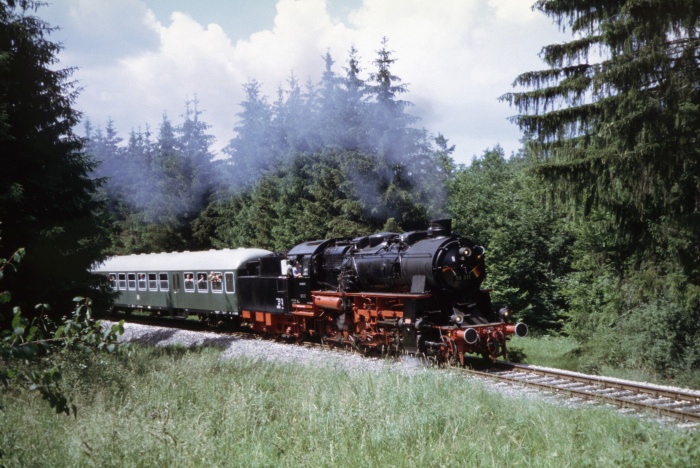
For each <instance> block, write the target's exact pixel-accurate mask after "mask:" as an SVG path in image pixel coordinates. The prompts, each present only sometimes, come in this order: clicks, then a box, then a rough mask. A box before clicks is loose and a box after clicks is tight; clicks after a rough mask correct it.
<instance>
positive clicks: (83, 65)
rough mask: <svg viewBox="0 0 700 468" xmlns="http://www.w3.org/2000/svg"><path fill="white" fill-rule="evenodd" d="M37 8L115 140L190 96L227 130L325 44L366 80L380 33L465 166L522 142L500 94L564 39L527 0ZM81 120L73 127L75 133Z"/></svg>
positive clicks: (429, 120) (224, 0)
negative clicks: (247, 92) (247, 88)
mask: <svg viewBox="0 0 700 468" xmlns="http://www.w3.org/2000/svg"><path fill="white" fill-rule="evenodd" d="M48 2H49V5H48V6H47V7H43V8H41V9H40V10H39V11H38V13H37V14H38V16H40V17H42V18H43V19H44V20H46V21H47V22H48V23H49V24H51V25H53V26H58V27H59V28H60V29H59V30H57V31H55V32H54V33H53V34H52V36H51V39H52V40H53V41H55V42H60V43H61V44H62V45H63V47H64V49H63V51H62V52H61V53H60V55H59V60H60V66H61V67H75V68H76V70H75V72H74V74H73V79H75V80H77V81H78V84H79V86H80V87H81V88H82V91H81V93H80V95H79V97H78V99H77V100H76V102H75V106H74V107H75V108H76V109H77V110H79V111H81V112H82V113H83V114H84V117H85V118H88V119H89V120H90V121H91V123H92V125H93V126H94V127H102V128H104V126H105V125H106V123H107V122H108V120H110V119H111V120H112V121H113V123H114V126H115V128H116V129H117V131H118V133H119V136H120V137H122V138H123V139H127V138H128V134H129V132H130V131H131V130H136V131H138V130H141V131H143V130H145V129H146V127H147V126H148V127H150V129H151V130H157V128H158V127H159V125H160V122H161V121H162V118H163V115H166V116H167V117H168V119H169V120H170V121H171V122H172V123H174V124H177V123H179V122H180V121H181V116H182V115H183V113H184V111H185V102H186V101H187V100H192V99H194V98H195V96H196V98H197V100H198V102H199V109H200V110H202V111H203V114H202V117H201V118H202V120H203V121H204V122H206V123H208V124H210V125H211V128H210V133H211V134H212V135H213V136H214V137H215V138H216V142H215V144H214V145H213V147H212V149H213V150H214V151H215V152H217V153H219V154H220V150H221V148H223V147H224V146H226V144H228V142H229V141H230V140H231V139H232V138H233V137H234V136H235V133H234V131H233V128H234V127H235V125H236V122H237V120H238V117H237V115H236V114H237V113H238V112H240V110H241V109H240V106H239V104H240V102H241V101H242V100H243V99H244V93H243V85H244V84H245V83H246V82H248V81H250V80H253V79H254V80H256V81H258V82H259V83H260V84H261V87H262V92H263V94H264V95H266V96H268V98H269V100H270V101H273V100H274V99H275V97H276V93H277V89H278V88H279V87H280V86H282V87H284V86H285V85H286V82H287V80H288V78H289V77H290V75H291V74H292V73H293V74H294V76H295V77H297V79H298V80H299V81H300V82H301V83H302V84H303V83H305V82H306V81H307V80H309V79H310V80H311V81H312V82H318V81H320V78H321V74H322V72H323V69H324V63H323V60H322V56H323V55H324V54H325V53H326V52H330V53H331V55H332V57H333V58H334V60H335V62H336V63H335V65H334V71H335V72H336V73H338V74H343V73H344V69H343V67H344V66H345V65H346V61H347V58H348V51H349V50H350V48H351V47H352V46H354V47H355V48H356V49H357V51H358V53H359V58H360V65H361V66H362V68H363V69H364V72H363V76H364V77H367V76H368V75H369V73H370V72H371V71H372V68H373V63H372V62H373V60H374V59H375V57H376V51H377V50H379V49H380V48H381V40H382V37H387V38H388V48H389V50H391V51H392V52H393V57H394V58H395V59H397V61H396V62H395V63H394V65H393V68H392V71H393V72H394V74H395V75H397V76H398V77H400V78H401V79H402V82H403V84H406V85H407V87H408V91H409V92H408V93H407V94H405V95H404V96H402V99H405V100H408V101H410V102H412V103H413V104H414V106H413V107H412V108H410V112H411V113H412V114H414V115H416V116H418V117H420V119H421V120H420V121H419V123H418V126H420V127H423V128H426V129H427V130H428V132H430V133H431V134H432V135H438V134H439V133H440V134H442V135H444V136H445V137H446V138H447V139H448V140H449V142H450V143H451V144H454V145H455V146H456V149H455V153H454V154H453V156H454V158H455V160H456V162H458V163H466V164H468V163H469V162H470V161H471V159H472V157H473V156H479V155H481V154H483V152H484V151H485V150H487V149H489V148H493V147H494V146H496V145H500V146H501V147H502V148H503V149H504V151H505V152H506V155H510V154H511V153H512V152H515V151H517V150H518V149H519V148H520V147H521V144H520V139H521V137H522V134H521V132H520V130H519V129H518V127H517V125H515V124H513V123H511V122H510V121H509V120H508V117H510V116H513V115H514V114H515V113H516V111H515V109H514V108H512V107H510V106H509V105H508V104H507V103H506V102H501V101H499V100H498V98H499V96H501V95H503V94H505V93H507V92H510V91H512V90H513V87H512V83H513V81H514V80H515V78H516V77H517V76H518V75H519V74H520V73H523V72H526V71H532V70H540V69H544V68H546V66H545V64H544V63H543V62H542V60H541V59H540V58H539V56H538V54H539V52H540V50H541V49H542V47H543V46H545V45H548V44H554V43H560V42H564V41H566V40H568V39H569V37H568V36H566V35H564V34H563V33H561V32H560V31H558V29H557V26H556V25H555V24H553V23H552V21H551V20H550V19H549V18H547V17H546V16H545V15H544V14H542V13H541V12H538V11H532V9H531V5H532V3H534V0H48ZM81 132H82V129H78V133H81Z"/></svg>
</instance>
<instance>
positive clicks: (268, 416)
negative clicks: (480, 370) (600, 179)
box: [0, 348, 700, 467]
mask: <svg viewBox="0 0 700 468" xmlns="http://www.w3.org/2000/svg"><path fill="white" fill-rule="evenodd" d="M219 355H220V353H219V350H217V349H210V348H197V349H193V350H185V349H182V348H166V349H159V348H136V349H135V350H134V352H133V354H132V355H131V356H128V357H125V356H122V357H118V356H98V357H95V358H92V359H90V360H89V362H86V361H83V362H74V364H73V365H71V366H70V369H69V371H68V372H67V373H66V377H65V378H66V379H67V381H68V382H69V383H70V384H71V385H72V387H73V396H74V399H75V402H76V404H77V405H78V407H79V413H78V416H77V418H67V417H65V416H61V415H55V414H53V413H52V412H51V410H50V409H49V408H48V406H47V405H46V404H44V403H43V402H42V401H41V400H40V398H39V397H38V396H37V395H33V394H31V395H27V394H14V393H4V394H2V396H1V397H0V403H1V404H2V405H3V406H4V411H2V412H0V449H1V450H2V454H3V457H2V458H0V464H3V463H4V464H5V465H7V466H52V467H54V466H144V467H145V466H149V467H150V466H399V467H403V466H496V465H498V466H506V465H507V466H557V467H560V466H585V465H596V466H598V465H603V466H605V465H608V466H610V465H615V464H623V465H626V464H637V462H641V463H642V464H645V463H646V464H650V465H657V464H680V465H684V464H690V465H693V464H695V465H697V462H700V449H698V447H700V444H698V442H699V441H700V438H699V437H698V435H697V434H693V433H690V432H685V431H681V430H677V429H670V428H664V427H662V426H660V425H658V424H657V423H656V422H645V421H643V420H640V419H638V418H635V417H629V416H622V415H619V414H617V413H616V412H615V411H614V410H611V409H608V408H581V407H579V408H575V407H565V406H563V405H561V404H556V403H552V402H548V401H546V400H543V399H541V398H531V397H530V398H527V397H526V398H520V397H511V396H506V395H503V394H501V393H498V392H495V391H494V390H493V389H489V388H488V387H484V386H483V385H482V384H480V383H479V382H475V381H471V380H467V379H466V378H465V377H463V376H460V375H456V374H451V373H449V372H444V371H440V370H425V371H423V370H421V371H417V372H412V373H411V372H399V371H397V370H395V369H393V368H390V367H389V366H387V368H386V370H385V371H381V372H376V371H350V370H346V369H343V368H337V367H330V366H326V367H318V366H316V365H305V364H294V365H290V364H284V365H283V364H275V363H270V362H266V361H261V360H255V359H242V360H231V361H224V360H221V359H220V358H219Z"/></svg>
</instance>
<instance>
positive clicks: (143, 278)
mask: <svg viewBox="0 0 700 468" xmlns="http://www.w3.org/2000/svg"><path fill="white" fill-rule="evenodd" d="M138 278H139V289H140V290H141V291H145V290H146V273H139V274H138Z"/></svg>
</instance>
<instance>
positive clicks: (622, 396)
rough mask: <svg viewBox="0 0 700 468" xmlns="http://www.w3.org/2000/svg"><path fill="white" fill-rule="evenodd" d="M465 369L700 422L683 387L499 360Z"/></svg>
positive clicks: (694, 401)
mask: <svg viewBox="0 0 700 468" xmlns="http://www.w3.org/2000/svg"><path fill="white" fill-rule="evenodd" d="M465 372H467V373H469V374H472V375H478V376H481V377H484V378H488V379H495V380H499V381H503V382H508V383H512V384H521V385H525V386H528V387H535V388H541V389H546V390H549V391H553V392H556V393H566V394H568V395H571V396H576V397H580V398H582V399H586V400H598V401H601V402H605V403H611V404H614V405H616V406H618V407H621V408H632V409H635V410H643V411H647V412H653V413H655V414H657V415H659V416H668V417H672V418H675V419H680V420H681V421H684V422H693V423H697V422H700V395H698V394H697V393H692V392H686V391H683V390H672V389H665V388H661V387H658V386H653V385H648V384H642V383H633V382H620V381H618V380H615V379H610V378H605V377H599V376H585V375H580V374H572V373H570V372H567V371H557V370H554V369H537V368H532V367H529V366H523V365H518V364H512V363H501V362H499V363H496V364H495V365H494V366H493V367H492V368H491V369H490V370H486V371H479V370H473V369H465Z"/></svg>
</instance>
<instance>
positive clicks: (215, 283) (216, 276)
mask: <svg viewBox="0 0 700 468" xmlns="http://www.w3.org/2000/svg"><path fill="white" fill-rule="evenodd" d="M209 281H211V292H215V293H220V292H223V291H224V279H223V278H222V276H221V272H220V271H212V272H211V273H210V274H209Z"/></svg>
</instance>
